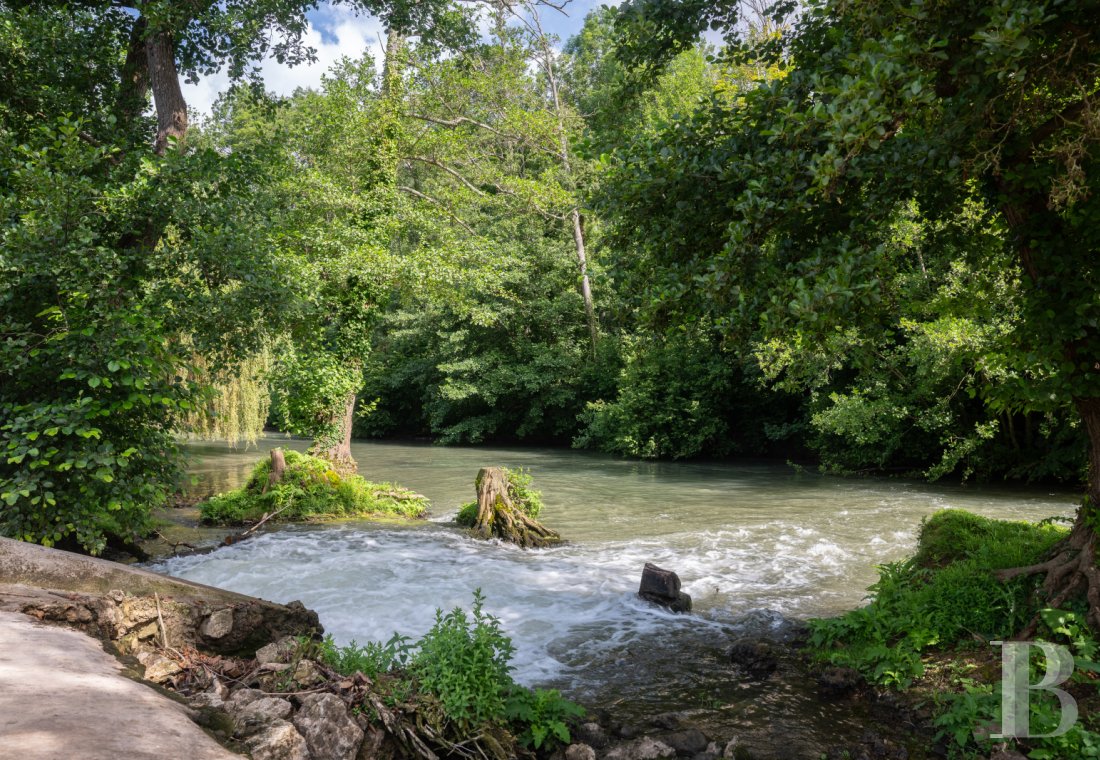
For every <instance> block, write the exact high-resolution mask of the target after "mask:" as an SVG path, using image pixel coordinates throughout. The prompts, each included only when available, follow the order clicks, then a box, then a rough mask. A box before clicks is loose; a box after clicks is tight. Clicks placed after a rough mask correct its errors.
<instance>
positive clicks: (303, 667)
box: [294, 660, 325, 686]
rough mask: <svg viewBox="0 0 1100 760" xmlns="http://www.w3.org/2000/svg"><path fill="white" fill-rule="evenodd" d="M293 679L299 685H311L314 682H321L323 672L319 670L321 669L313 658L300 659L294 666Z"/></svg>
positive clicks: (323, 675)
mask: <svg viewBox="0 0 1100 760" xmlns="http://www.w3.org/2000/svg"><path fill="white" fill-rule="evenodd" d="M294 680H295V682H297V684H298V685H299V686H313V685H314V684H319V683H323V682H324V680H325V674H324V673H322V672H321V669H320V668H318V667H317V663H315V662H314V661H313V660H302V661H301V662H299V663H298V666H297V667H296V668H294Z"/></svg>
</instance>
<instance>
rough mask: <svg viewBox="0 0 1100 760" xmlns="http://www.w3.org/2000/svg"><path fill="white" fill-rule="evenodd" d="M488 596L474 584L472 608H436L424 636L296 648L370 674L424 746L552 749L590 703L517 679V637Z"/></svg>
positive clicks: (484, 753) (496, 751) (350, 671)
mask: <svg viewBox="0 0 1100 760" xmlns="http://www.w3.org/2000/svg"><path fill="white" fill-rule="evenodd" d="M484 602H485V599H484V597H483V596H482V595H481V593H480V591H475V592H474V602H473V606H472V607H471V609H470V611H469V612H468V613H467V612H466V611H465V610H463V609H462V608H455V609H454V610H451V611H450V612H447V613H444V612H443V611H442V610H437V611H436V620H435V625H434V626H432V628H431V630H430V631H428V632H427V633H426V634H424V636H423V637H422V638H421V639H419V640H418V641H410V640H409V639H408V638H405V637H400V636H396V635H395V636H394V637H393V638H392V639H390V641H388V642H386V643H385V644H382V643H378V642H372V643H370V644H368V645H366V646H363V647H360V646H358V645H357V644H356V643H355V642H352V643H351V644H349V645H347V646H343V647H340V646H337V645H335V644H334V643H333V641H332V639H331V638H326V639H325V640H324V641H322V642H319V643H318V642H315V641H310V640H306V639H302V640H300V642H299V651H298V653H297V656H298V657H309V658H314V659H318V660H320V661H322V662H324V663H325V664H326V665H328V666H329V667H331V668H333V669H334V670H335V671H337V672H338V673H340V674H342V675H345V676H354V675H355V674H356V673H362V674H363V675H366V676H368V677H369V678H370V679H372V681H373V682H374V687H375V690H376V695H375V696H376V697H377V698H379V699H380V700H381V701H382V703H384V704H386V705H388V706H389V707H390V708H391V710H392V715H391V718H393V719H396V720H397V721H399V722H400V725H401V726H402V727H403V729H404V730H405V732H406V737H407V738H408V739H411V738H412V737H413V736H415V737H417V738H418V739H419V740H420V742H421V745H420V746H421V747H425V748H433V749H435V750H436V751H438V750H440V749H442V750H444V751H448V750H453V749H455V748H458V747H462V748H463V749H464V752H463V756H474V757H484V758H497V759H499V760H506V758H511V757H520V756H522V755H530V754H531V753H533V752H539V755H540V756H545V755H548V754H549V751H550V750H552V749H554V748H557V747H561V746H564V745H565V744H568V742H569V738H570V730H569V725H570V724H571V723H574V722H576V720H577V719H578V718H580V717H582V716H583V715H584V709H583V708H581V707H580V706H579V705H576V704H574V703H572V702H569V701H568V700H566V699H564V698H562V696H561V695H560V694H559V693H558V692H557V691H555V690H545V689H529V688H526V687H524V686H520V685H519V684H517V683H516V682H515V681H514V680H513V679H512V676H511V666H510V665H509V661H510V660H511V658H512V653H513V651H514V648H513V646H512V642H511V641H510V640H509V639H508V637H507V636H506V635H505V634H504V632H503V631H502V629H501V626H500V621H499V620H498V619H497V618H495V617H493V616H492V615H490V614H489V613H487V612H485V610H484ZM365 707H366V708H369V707H370V705H365ZM375 709H377V708H375ZM387 729H388V730H390V732H391V733H394V732H393V730H392V728H391V727H389V726H387ZM410 748H411V749H413V750H414V751H412V752H411V753H410V754H408V755H407V756H408V757H421V756H423V757H428V756H429V755H428V753H425V752H422V751H415V750H416V748H417V745H416V743H415V741H414V742H412V743H411V745H410Z"/></svg>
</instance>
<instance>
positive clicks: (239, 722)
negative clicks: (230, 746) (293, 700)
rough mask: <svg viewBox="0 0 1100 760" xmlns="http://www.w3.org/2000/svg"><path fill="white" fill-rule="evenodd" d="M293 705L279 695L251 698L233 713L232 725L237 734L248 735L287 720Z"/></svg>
mask: <svg viewBox="0 0 1100 760" xmlns="http://www.w3.org/2000/svg"><path fill="white" fill-rule="evenodd" d="M293 712H294V706H293V705H291V704H290V702H288V701H287V700H285V699H281V698H279V697H263V698H261V699H256V700H253V701H251V702H249V703H247V704H245V705H243V706H241V707H240V709H238V710H236V711H235V712H234V713H233V721H234V725H235V726H236V729H237V734H238V735H239V736H250V735H252V734H255V733H257V732H259V731H261V730H262V729H264V728H266V727H267V726H270V725H273V724H274V723H276V722H277V721H285V720H287V719H288V718H289V717H290V715H291V713H293Z"/></svg>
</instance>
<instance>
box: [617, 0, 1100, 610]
mask: <svg viewBox="0 0 1100 760" xmlns="http://www.w3.org/2000/svg"><path fill="white" fill-rule="evenodd" d="M622 14H623V15H622V17H621V22H622V26H621V30H622V32H623V35H624V36H623V58H624V59H625V60H626V61H627V62H628V63H629V64H630V65H632V66H635V67H636V68H635V70H639V69H640V70H641V71H643V72H644V71H645V70H647V69H648V68H649V67H651V66H652V64H653V62H654V60H660V59H661V58H662V57H664V56H667V55H669V54H671V53H673V52H675V51H677V50H680V49H683V48H684V47H685V46H689V45H691V44H693V42H694V40H695V39H696V37H697V35H698V34H699V33H700V32H701V31H702V30H703V29H704V28H706V27H707V26H712V27H725V28H726V29H727V31H729V32H730V38H729V41H730V42H731V43H732V44H731V48H730V56H731V58H732V59H733V60H734V61H736V60H738V57H739V56H741V55H744V54H746V53H748V54H749V55H752V56H753V57H754V58H758V57H760V56H763V57H764V60H768V61H775V62H777V63H783V64H784V65H785V69H786V72H785V73H786V76H784V77H782V78H780V79H777V80H775V81H773V82H770V83H766V84H762V85H761V86H759V87H758V88H756V89H754V90H752V91H750V92H747V93H744V95H743V97H742V98H740V99H738V100H736V101H734V102H732V103H731V102H729V101H723V100H722V99H715V101H714V102H713V103H712V104H711V105H710V106H709V107H707V108H706V109H704V110H703V111H702V112H700V113H699V114H698V115H697V116H696V118H694V119H693V120H692V121H691V122H690V123H688V124H683V125H680V126H679V127H678V128H677V129H676V130H669V131H667V132H666V133H665V134H664V135H663V136H662V138H661V140H659V141H657V142H655V143H650V144H646V145H639V146H637V148H636V150H634V151H632V153H631V154H630V156H629V159H628V160H625V161H624V162H623V163H622V164H621V165H620V167H619V170H618V177H617V180H616V181H615V183H614V189H613V191H612V192H611V193H610V194H609V201H608V202H609V204H610V205H611V206H612V207H613V208H614V213H615V214H616V215H617V217H618V218H619V219H621V220H623V222H624V223H623V224H622V225H621V226H620V228H619V229H620V233H621V235H622V239H623V240H626V241H630V242H631V243H632V244H634V245H636V246H637V248H638V250H640V251H642V252H644V253H643V256H642V258H641V260H640V262H639V269H640V268H647V269H648V273H647V274H646V278H647V282H648V285H647V287H648V292H649V301H650V304H651V306H652V307H653V308H654V309H656V310H658V311H661V312H663V313H665V314H666V315H678V316H679V317H680V318H691V317H692V316H693V315H699V314H707V315H710V316H712V317H713V318H714V319H715V320H716V321H717V322H718V323H719V324H721V325H723V327H724V329H725V330H726V331H727V332H728V333H729V334H731V335H733V334H744V333H745V332H751V333H753V334H754V335H756V336H757V337H758V338H761V339H777V340H780V341H782V340H790V339H793V338H795V337H796V336H797V337H798V338H799V339H800V340H802V341H803V342H808V343H812V342H814V341H825V340H828V339H829V338H830V336H833V335H835V333H836V331H837V329H838V326H839V325H843V324H845V323H847V322H851V321H853V320H858V319H860V317H861V315H865V314H867V313H868V311H869V309H868V307H870V306H872V305H873V304H875V303H876V302H877V301H878V300H879V299H880V298H881V297H882V283H883V282H884V281H885V280H886V279H887V278H888V277H889V274H890V273H889V271H883V269H882V268H883V267H886V268H887V269H888V268H890V267H893V266H896V263H895V260H891V259H890V258H889V257H884V256H883V255H882V251H883V247H884V246H887V245H889V244H890V240H889V239H888V236H889V235H890V234H891V232H890V231H891V230H892V229H893V227H892V222H893V221H894V220H895V219H897V218H898V215H899V213H901V211H902V209H904V208H906V207H907V204H910V203H916V204H917V207H918V208H919V209H920V210H921V212H922V213H923V214H925V215H927V216H928V217H929V218H931V219H935V220H939V219H946V220H950V219H951V218H953V217H957V216H961V215H963V214H964V212H965V207H966V205H967V204H969V203H971V202H972V201H973V200H974V198H975V196H978V197H979V198H980V199H981V200H983V201H984V202H985V204H987V207H988V208H990V209H992V210H995V211H996V213H997V215H998V222H999V223H1000V224H1001V225H1003V228H1004V230H1005V232H1004V235H1003V238H1002V245H1003V246H1004V247H1005V249H1006V250H1008V251H1011V252H1012V254H1013V255H1014V257H1015V260H1016V262H1017V265H1018V267H1019V270H1020V272H1021V273H1022V277H1023V281H1022V282H1023V287H1022V289H1021V293H1020V299H1021V305H1020V309H1021V311H1020V321H1019V324H1018V327H1017V329H1016V330H1015V332H1014V334H1013V336H1012V344H1011V348H1009V349H1007V350H1005V351H1004V353H1003V354H1001V355H1000V356H999V357H997V361H1000V362H1003V363H1004V365H1005V366H1008V367H1011V368H1013V369H1014V370H1015V371H1014V373H1013V375H1012V377H1013V378H1014V379H1013V380H1012V381H1011V382H1005V383H1001V384H999V385H997V386H996V387H993V388H990V389H989V390H988V401H989V403H991V404H994V405H1001V406H1004V407H1010V408H1022V409H1028V408H1046V407H1049V406H1050V405H1051V403H1052V399H1053V401H1054V403H1057V402H1061V403H1072V404H1073V405H1074V407H1076V409H1077V411H1078V414H1079V417H1080V420H1081V424H1082V425H1083V427H1084V428H1085V430H1086V431H1087V432H1088V436H1089V440H1090V454H1089V485H1088V493H1087V497H1086V499H1085V501H1084V503H1083V505H1082V506H1081V508H1080V509H1079V511H1078V514H1077V520H1076V523H1075V525H1074V528H1073V531H1072V534H1071V536H1070V538H1069V539H1068V540H1067V542H1066V543H1065V544H1064V545H1063V546H1061V547H1059V549H1058V550H1057V552H1056V554H1055V556H1053V557H1051V558H1050V560H1049V561H1047V562H1044V563H1042V564H1040V565H1037V566H1035V567H1029V568H1021V569H1018V570H1014V571H1007V572H1005V573H1004V574H1003V575H1004V576H1005V577H1012V576H1014V575H1019V574H1021V573H1046V579H1045V589H1046V592H1047V595H1048V597H1049V603H1050V604H1051V605H1052V606H1058V605H1060V604H1062V603H1063V602H1064V601H1065V600H1066V599H1067V598H1068V597H1069V596H1070V595H1072V594H1077V593H1083V594H1084V595H1085V596H1086V597H1087V600H1088V604H1089V610H1090V611H1089V619H1090V621H1091V622H1092V624H1093V625H1094V626H1095V627H1097V628H1100V569H1098V568H1097V565H1096V548H1097V547H1096V544H1097V526H1098V525H1100V401H1098V399H1100V328H1098V324H1100V323H1098V321H1097V314H1098V309H1100V301H1098V293H1100V288H1098V286H1100V282H1098V279H1100V270H1098V269H1097V266H1096V263H1097V257H1096V253H1097V249H1098V246H1100V233H1098V231H1097V230H1098V229H1100V227H1098V224H1097V222H1100V195H1098V193H1097V189H1098V188H1097V181H1098V180H1097V169H1098V168H1100V167H1098V163H1097V162H1098V158H1100V148H1098V141H1100V119H1098V118H1097V117H1096V113H1097V97H1098V95H1097V90H1098V89H1100V28H1098V27H1097V24H1096V21H1095V18H1096V17H1095V5H1094V4H1093V3H1092V2H1089V1H1088V0H1081V2H1074V1H1073V0H1070V1H1069V2H1043V1H1042V0H991V1H990V2H981V3H977V4H974V3H962V2H947V3H942V4H939V5H936V6H935V7H931V6H928V5H926V4H922V3H912V2H909V1H908V0H887V1H886V2H855V3H851V2H821V3H816V4H812V5H810V6H809V7H807V8H805V9H804V10H803V12H802V14H801V16H800V17H799V19H798V21H797V23H796V24H795V25H794V27H793V28H792V31H791V33H789V34H788V35H786V36H785V37H784V38H783V39H782V40H781V42H769V43H768V44H767V45H766V46H764V49H763V50H754V51H746V50H745V49H744V47H743V46H741V45H739V42H740V39H739V35H737V34H736V32H735V31H734V29H735V23H734V22H735V21H736V4H735V3H732V2H728V3H727V2H723V3H716V4H714V3H701V2H691V3H671V2H665V1H664V0H635V1H634V2H631V3H629V4H627V5H626V6H624V9H623V11H622ZM980 252H981V249H979V250H977V251H975V254H974V258H975V259H976V261H975V262H974V263H975V265H976V266H979V267H987V268H993V269H995V268H997V267H1001V266H1003V264H1002V263H1001V262H1002V259H1000V258H998V257H995V256H992V257H983V256H981V253H980Z"/></svg>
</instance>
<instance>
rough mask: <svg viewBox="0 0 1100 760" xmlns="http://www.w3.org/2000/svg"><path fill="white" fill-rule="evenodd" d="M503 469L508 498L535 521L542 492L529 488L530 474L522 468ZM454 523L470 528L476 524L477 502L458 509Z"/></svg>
mask: <svg viewBox="0 0 1100 760" xmlns="http://www.w3.org/2000/svg"><path fill="white" fill-rule="evenodd" d="M503 469H504V473H505V476H506V477H507V478H508V496H509V498H511V500H512V504H513V505H514V506H515V507H516V509H518V510H519V511H521V512H523V513H524V514H525V515H527V516H528V517H530V518H531V519H532V520H537V519H538V517H539V513H540V512H542V492H541V491H536V490H535V489H533V488H531V473H529V472H527V471H525V470H524V469H523V468H522V467H521V468H518V469H515V470H511V469H509V468H507V467H505V468H503ZM455 522H457V523H458V524H459V525H461V526H463V527H466V528H472V527H473V526H474V524H475V523H476V522H477V501H476V500H475V501H471V502H467V503H466V504H463V505H462V506H461V507H459V509H458V514H457V515H456V516H455Z"/></svg>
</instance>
